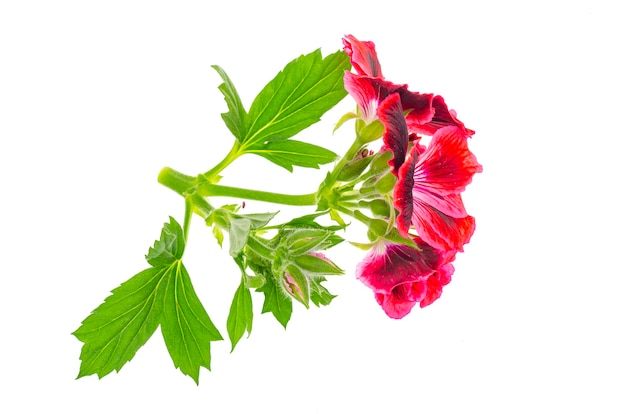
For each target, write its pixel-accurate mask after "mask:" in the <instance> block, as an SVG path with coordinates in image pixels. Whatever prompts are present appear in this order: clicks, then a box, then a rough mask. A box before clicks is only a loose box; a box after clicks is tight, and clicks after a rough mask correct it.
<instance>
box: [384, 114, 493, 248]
mask: <svg viewBox="0 0 626 414" xmlns="http://www.w3.org/2000/svg"><path fill="white" fill-rule="evenodd" d="M481 171H482V166H481V165H480V164H479V163H478V162H477V161H476V157H475V156H474V154H472V153H471V152H470V150H469V148H468V146H467V135H466V132H465V131H464V130H463V129H461V128H458V127H456V126H447V127H443V128H440V129H438V130H437V131H436V132H435V133H434V135H433V137H432V140H431V142H430V145H429V146H428V148H424V147H423V146H422V145H420V144H419V143H417V142H416V144H415V145H414V146H413V147H412V148H411V151H410V153H409V157H408V159H407V160H406V162H405V163H404V164H402V166H401V167H400V169H399V174H398V182H397V183H396V186H395V188H394V205H395V207H396V208H397V209H398V211H399V214H398V217H397V220H396V224H397V227H398V230H399V231H400V233H401V234H402V235H404V236H406V235H407V234H408V231H409V227H410V226H411V225H413V227H414V228H415V229H416V230H417V232H418V234H419V235H420V236H421V237H422V238H423V239H424V240H425V241H426V242H427V243H428V244H430V245H431V246H433V247H436V248H438V249H441V250H444V251H445V250H457V251H463V245H464V244H466V243H467V242H469V240H470V238H471V236H472V233H473V232H474V228H475V222H474V218H473V217H472V216H469V215H468V214H467V212H466V211H465V206H464V205H463V201H462V200H461V195H460V193H461V192H462V191H463V190H465V187H466V186H467V185H468V184H469V183H470V182H471V181H472V176H473V175H474V174H475V173H478V172H481Z"/></svg>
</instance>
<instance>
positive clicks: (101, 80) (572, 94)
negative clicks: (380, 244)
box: [0, 0, 626, 413]
mask: <svg viewBox="0 0 626 414" xmlns="http://www.w3.org/2000/svg"><path fill="white" fill-rule="evenodd" d="M227 3H228V4H227ZM618 4H619V2H617V1H613V2H609V1H568V2H565V1H563V2H558V1H540V2H534V1H525V2H519V3H513V2H499V1H492V2H488V1H467V2H462V1H418V0H416V1H410V2H409V1H407V2H395V1H386V2H370V1H358V2H355V1H352V2H347V1H346V2H340V1H332V2H325V1H315V2H293V1H291V2H284V3H281V2H277V1H268V0H266V1H258V2H252V1H250V2H245V1H244V2H238V1H232V2H225V1H223V2H215V5H213V4H211V5H210V4H209V2H164V1H151V2H136V1H108V2H85V1H75V2H69V1H56V2H52V1H50V2H47V1H46V2H31V1H4V2H2V3H1V5H0V140H1V141H0V177H1V178H0V180H1V184H2V186H1V190H2V202H1V203H0V211H1V219H2V225H1V227H0V228H1V233H0V240H1V241H0V244H1V245H0V255H1V256H0V257H1V259H2V268H1V270H0V276H1V277H2V283H1V285H0V286H1V287H0V292H1V295H2V297H1V299H0V318H1V321H0V326H1V329H2V333H1V340H0V349H1V352H0V376H1V378H2V382H3V384H4V385H3V388H2V398H1V399H0V401H1V402H0V411H2V412H5V413H32V412H52V411H54V412H67V413H78V412H81V413H82V412H94V413H104V412H120V413H136V412H167V411H169V412H173V411H176V412H216V413H240V412H250V413H266V412H267V413H269V412H271V413H291V412H300V413H346V412H348V413H370V412H372V413H374V412H377V413H389V412H422V413H464V412H481V413H530V412H532V413H535V412H536V413H555V412H561V413H566V412H567V413H569V412H584V413H624V412H626V393H625V390H626V357H625V356H624V349H626V339H625V338H624V327H625V324H624V318H625V316H626V301H625V300H624V293H625V290H624V283H623V279H624V277H625V276H626V271H625V270H624V267H623V265H624V263H623V254H624V248H625V247H626V243H625V242H624V235H625V232H626V226H625V224H624V211H626V209H625V207H626V205H625V202H624V201H623V195H622V194H621V193H623V192H624V178H626V174H625V173H624V161H623V149H624V140H625V139H626V133H625V132H624V131H625V128H624V119H625V117H624V112H625V111H624V109H625V105H624V100H623V96H624V95H625V93H626V84H625V81H624V73H626V65H625V63H624V39H626V30H625V29H624V27H625V26H624V22H623V17H624V13H623V11H621V9H619V8H618ZM345 34H354V35H355V36H357V37H358V38H360V39H363V40H373V41H374V42H375V43H376V46H377V50H378V53H379V58H380V61H381V63H382V68H383V73H384V74H385V76H386V77H387V78H388V79H389V80H391V81H393V82H396V83H408V84H409V86H410V88H411V89H412V90H414V91H420V92H433V93H437V94H441V95H443V96H444V97H445V99H446V101H447V102H448V104H449V105H450V107H451V108H454V109H456V110H457V111H458V114H459V117H460V118H461V119H462V120H463V121H464V122H465V123H466V125H467V126H468V127H470V128H472V129H474V130H476V135H475V136H474V138H472V139H471V142H470V146H471V147H470V148H471V149H472V151H473V152H474V153H475V154H476V156H477V157H478V160H479V161H480V162H481V164H482V165H483V166H484V173H483V174H480V175H477V176H476V177H475V179H474V182H473V183H472V184H471V185H470V186H469V187H468V190H467V192H466V193H465V195H464V199H465V203H466V207H467V209H468V211H469V212H470V214H472V215H474V216H475V217H476V220H477V230H476V233H475V235H474V237H473V239H472V241H471V243H470V244H469V245H468V246H467V248H466V252H465V253H464V254H461V255H459V256H458V258H457V261H456V262H455V265H456V273H455V275H454V278H453V282H452V283H451V284H450V285H449V286H447V287H446V289H445V291H444V294H443V296H442V298H441V299H440V300H439V301H438V302H436V303H435V304H434V305H432V306H430V307H428V308H426V309H422V310H420V309H414V310H413V312H412V313H411V314H410V315H409V316H407V317H406V318H404V319H402V320H400V321H394V320H390V319H388V318H387V317H386V316H385V315H384V313H383V312H382V310H381V309H380V308H379V307H378V305H377V304H376V303H375V301H374V299H373V297H372V293H371V292H370V291H369V290H368V289H367V288H365V287H364V286H363V285H362V284H361V283H360V282H358V281H356V280H355V279H354V276H353V275H354V267H355V266H356V264H357V263H358V261H359V260H360V259H361V257H362V255H363V253H362V252H360V251H358V250H357V249H355V248H352V247H350V246H344V247H341V248H338V249H337V251H336V252H335V253H334V254H331V256H332V257H333V258H334V259H335V261H336V262H337V263H338V264H339V265H340V266H342V267H343V268H344V269H346V275H345V276H342V277H337V278H333V279H332V280H331V281H330V282H329V283H328V284H327V285H328V287H329V288H330V290H331V291H333V292H334V293H338V294H339V297H338V298H337V299H336V300H335V301H334V302H333V304H332V305H331V306H330V307H328V308H324V309H317V308H313V309H311V310H308V311H306V310H305V309H304V308H302V307H300V306H296V311H295V312H294V315H293V318H292V320H291V322H290V323H289V326H288V329H287V330H286V331H285V330H283V329H282V327H281V326H280V325H279V324H278V323H277V322H276V321H275V320H274V319H273V318H272V317H271V316H270V315H260V307H261V303H262V296H261V295H260V294H255V295H254V297H253V299H254V300H255V309H256V313H255V320H254V328H253V332H252V335H251V336H250V338H248V339H243V340H242V341H241V342H240V344H239V345H238V347H237V349H236V350H235V351H234V352H233V353H232V354H230V353H229V351H230V346H229V343H228V341H222V342H219V343H214V345H213V346H212V357H213V358H212V371H211V372H209V371H206V370H202V371H201V376H200V386H198V387H197V386H196V385H195V384H194V383H193V381H192V380H191V379H190V378H189V377H185V376H183V375H181V374H180V373H179V372H178V371H177V370H175V369H174V367H173V364H172V362H171V360H170V359H169V356H168V354H167V351H166V349H165V346H164V344H163V340H162V338H161V336H160V333H159V332H157V333H156V334H155V335H154V336H153V337H152V338H151V339H150V341H149V342H148V344H147V345H146V346H145V347H144V348H142V349H141V350H140V351H139V352H138V354H137V355H136V357H135V358H134V359H133V360H132V361H131V362H130V363H128V364H127V365H126V366H124V368H123V369H122V371H121V372H120V373H118V374H115V373H114V374H110V375H109V376H107V377H105V378H104V379H102V380H98V379H97V378H96V377H88V378H82V379H80V380H75V377H76V375H77V373H78V368H79V359H78V356H79V353H80V348H81V343H80V342H79V341H78V340H76V339H75V338H74V337H73V336H71V335H70V333H71V332H73V331H74V330H75V329H76V328H78V326H79V325H80V322H81V321H82V320H83V319H84V318H85V317H86V316H87V315H88V314H89V312H90V311H91V310H92V309H93V308H95V307H96V306H97V305H99V304H100V303H101V301H102V300H103V299H104V298H105V297H106V296H107V295H108V292H109V291H110V290H111V289H113V288H115V287H116V286H117V285H119V284H120V283H121V282H123V281H125V280H126V279H127V278H129V277H130V276H132V275H133V274H135V273H136V272H138V271H140V270H142V269H143V268H144V267H145V266H146V264H145V261H144V259H143V255H144V254H145V253H146V251H147V248H148V247H149V246H150V245H151V244H152V243H153V241H154V239H156V238H157V237H158V236H159V232H160V228H161V225H162V224H163V222H165V221H166V220H167V218H168V216H169V215H173V216H174V217H176V218H177V219H179V220H182V213H183V204H182V200H181V199H180V198H179V197H178V196H177V195H176V194H174V193H172V192H171V191H169V190H167V189H166V188H165V187H162V186H160V185H159V184H158V183H157V182H156V177H157V174H158V172H159V170H160V169H161V167H163V166H170V167H173V168H176V169H179V170H181V171H183V172H186V173H188V174H196V173H199V172H201V171H205V170H207V169H208V168H210V167H211V166H212V165H214V164H215V163H216V162H217V161H219V160H220V159H221V157H222V156H223V155H224V154H225V153H226V151H227V150H228V148H229V147H230V145H231V141H232V138H231V137H230V135H229V133H228V130H227V129H226V128H225V126H224V125H223V123H222V121H221V119H220V116H219V113H220V112H223V111H224V110H225V108H226V106H225V103H224V101H223V99H222V96H221V95H220V93H219V91H218V90H217V86H218V85H219V83H220V79H219V77H218V76H217V74H216V73H215V72H214V71H213V70H212V69H211V68H210V65H212V64H219V65H220V66H222V67H223V68H224V69H225V70H226V71H227V72H228V73H229V75H230V76H231V78H232V80H233V81H234V82H235V84H236V86H237V88H238V90H239V91H240V94H241V95H242V98H243V100H244V104H245V105H246V106H248V105H249V104H250V103H251V101H252V99H253V97H254V95H255V94H256V93H257V92H258V91H259V90H260V89H261V88H262V86H263V85H264V84H265V83H266V82H267V81H269V80H270V79H271V78H272V77H273V76H274V75H275V74H276V72H277V71H278V70H280V69H281V68H282V67H283V66H284V65H285V64H286V63H287V62H288V61H290V60H291V59H293V58H295V57H296V56H298V55H299V54H301V53H308V52H310V51H312V50H314V49H316V48H319V47H321V48H322V51H323V52H324V53H325V54H326V53H331V52H334V51H336V50H338V49H340V48H341V47H342V44H341V38H342V36H343V35H345ZM353 105H354V104H353V103H352V102H350V101H349V100H348V99H346V100H344V101H342V103H341V104H340V105H339V106H338V107H337V108H335V110H333V111H332V112H331V113H329V114H328V116H326V117H325V118H324V119H323V121H322V122H321V123H319V124H316V126H315V127H314V128H313V129H312V130H311V131H310V132H308V133H307V134H305V135H304V136H303V137H302V139H304V140H309V141H311V142H316V143H318V144H320V145H323V146H325V145H327V146H329V147H330V148H332V149H334V150H335V151H337V152H342V151H344V150H345V149H346V148H347V146H348V145H349V142H350V139H351V137H350V128H349V127H348V128H345V131H344V130H341V131H340V132H339V133H338V134H336V135H335V136H334V137H333V136H331V130H332V128H333V125H334V122H335V121H336V120H337V119H338V118H339V116H340V115H341V114H342V113H344V112H346V111H349V110H352V108H353ZM324 171H325V169H322V170H321V171H310V170H302V169H300V170H297V171H296V172H295V173H294V174H293V175H289V174H288V173H287V172H286V171H284V170H281V169H280V168H277V167H274V166H273V165H270V164H269V163H268V162H265V161H264V160H262V159H255V158H254V157H252V156H247V157H244V158H242V159H240V160H238V161H237V162H236V163H235V164H233V165H232V167H231V168H229V169H227V170H226V171H225V177H226V178H225V179H224V183H228V184H236V185H248V186H250V187H253V188H259V189H266V190H281V191H284V192H293V193H302V192H311V191H314V190H315V187H316V182H317V180H319V179H320V177H322V176H323V173H324ZM274 209H276V207H275V206H271V205H264V204H262V203H254V202H249V203H248V205H247V206H246V212H265V211H273V210H274ZM300 211H302V210H298V211H296V213H298V212H300ZM291 212H292V211H291V210H289V209H283V213H286V214H290V213H291ZM304 212H308V210H305V211H304ZM355 230H357V231H356V232H355V233H350V234H353V235H354V238H358V237H360V236H361V234H360V233H359V231H358V226H357V225H355ZM227 256H228V255H227V252H226V251H220V250H219V249H218V247H217V245H216V243H215V241H214V240H213V239H212V238H211V236H210V234H209V231H208V229H206V228H205V227H204V225H203V224H202V223H201V221H200V220H196V221H194V222H193V227H192V234H191V236H190V242H189V247H188V250H187V252H186V256H185V261H186V263H187V266H188V269H189V271H190V273H191V277H192V280H193V282H194V284H195V287H196V290H197V292H198V294H199V296H200V297H201V299H202V300H203V301H204V303H205V306H206V308H207V310H208V312H209V314H210V316H211V318H212V319H213V321H214V322H215V323H216V325H217V326H218V328H219V329H220V330H221V332H222V333H223V335H226V329H225V321H226V316H227V311H228V307H229V303H230V299H231V297H232V296H231V295H232V293H233V292H234V289H235V288H236V286H237V284H238V280H237V279H238V273H237V270H236V268H235V267H234V265H233V264H232V262H231V261H230V259H229V258H228V257H227Z"/></svg>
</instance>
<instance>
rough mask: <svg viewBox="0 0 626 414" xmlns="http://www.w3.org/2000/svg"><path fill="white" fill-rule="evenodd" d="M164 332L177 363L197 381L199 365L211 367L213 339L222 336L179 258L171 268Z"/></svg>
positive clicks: (175, 363)
mask: <svg viewBox="0 0 626 414" xmlns="http://www.w3.org/2000/svg"><path fill="white" fill-rule="evenodd" d="M161 333H162V334H163V340H164V341H165V345H166V346H167V350H168V351H169V353H170V356H171V357H172V361H173V362H174V366H175V367H176V368H180V370H181V372H182V373H183V374H185V375H189V376H190V377H191V378H193V380H194V381H195V382H196V384H197V383H198V379H199V375H200V367H201V366H202V367H205V368H206V369H208V370H210V369H211V341H220V340H222V339H223V338H222V335H220V333H219V331H218V330H217V328H216V327H215V325H213V322H211V319H210V318H209V315H208V314H207V312H206V310H205V309H204V307H203V306H202V303H201V302H200V299H198V296H197V295H196V292H195V290H194V288H193V286H192V284H191V279H190V278H189V274H188V273H187V270H186V269H185V266H183V263H182V262H180V261H178V262H177V263H176V264H174V265H172V266H171V267H170V268H169V278H168V281H167V290H166V293H165V301H164V307H163V320H162V322H161Z"/></svg>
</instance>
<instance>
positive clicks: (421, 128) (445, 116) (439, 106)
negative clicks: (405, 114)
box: [407, 95, 474, 137]
mask: <svg viewBox="0 0 626 414" xmlns="http://www.w3.org/2000/svg"><path fill="white" fill-rule="evenodd" d="M432 108H433V110H434V114H433V116H432V119H429V120H428V121H427V122H426V123H424V122H422V120H420V119H419V118H407V125H408V127H409V130H410V131H411V132H416V133H418V134H426V135H433V134H434V133H435V132H436V131H437V130H438V129H440V128H443V127H446V126H456V127H458V128H460V129H461V131H463V134H464V135H465V136H466V137H470V136H472V135H474V131H472V130H471V129H467V128H465V125H464V124H463V122H461V121H459V120H458V119H457V117H456V112H455V111H453V110H450V109H448V106H447V105H446V102H445V101H444V100H443V98H442V97H441V96H439V95H437V96H435V97H434V98H433V100H432Z"/></svg>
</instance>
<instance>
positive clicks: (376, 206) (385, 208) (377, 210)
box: [359, 198, 391, 217]
mask: <svg viewBox="0 0 626 414" xmlns="http://www.w3.org/2000/svg"><path fill="white" fill-rule="evenodd" d="M359 205H360V206H362V207H367V208H369V209H370V210H371V212H372V213H373V214H374V215H375V216H379V217H389V213H390V212H391V209H390V207H389V204H388V203H387V202H386V201H385V200H383V199H380V198H378V199H376V200H372V201H361V202H359Z"/></svg>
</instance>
